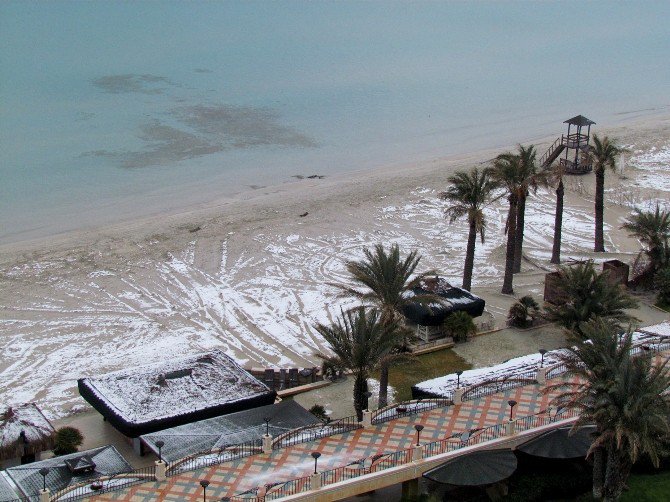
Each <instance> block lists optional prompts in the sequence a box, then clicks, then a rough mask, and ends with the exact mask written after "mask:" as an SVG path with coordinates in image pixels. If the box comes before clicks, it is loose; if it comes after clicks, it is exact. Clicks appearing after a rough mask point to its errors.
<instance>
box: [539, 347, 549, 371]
mask: <svg viewBox="0 0 670 502" xmlns="http://www.w3.org/2000/svg"><path fill="white" fill-rule="evenodd" d="M546 353H547V349H540V355H541V356H542V360H541V361H540V368H542V367H543V366H544V355H545V354H546Z"/></svg>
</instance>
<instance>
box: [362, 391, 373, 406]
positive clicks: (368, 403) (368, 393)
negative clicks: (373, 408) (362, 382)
mask: <svg viewBox="0 0 670 502" xmlns="http://www.w3.org/2000/svg"><path fill="white" fill-rule="evenodd" d="M363 395H364V396H365V411H370V398H371V397H372V392H370V391H367V392H365V393H364V394H363Z"/></svg>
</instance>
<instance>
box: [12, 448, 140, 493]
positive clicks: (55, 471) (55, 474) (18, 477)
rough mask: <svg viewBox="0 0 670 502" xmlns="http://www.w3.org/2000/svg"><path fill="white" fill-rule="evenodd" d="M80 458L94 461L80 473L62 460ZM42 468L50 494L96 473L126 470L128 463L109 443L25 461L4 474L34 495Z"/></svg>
mask: <svg viewBox="0 0 670 502" xmlns="http://www.w3.org/2000/svg"><path fill="white" fill-rule="evenodd" d="M81 457H88V458H90V460H91V461H92V462H94V463H95V470H94V471H93V472H89V473H86V474H82V475H77V474H73V473H72V472H71V471H70V469H69V468H68V466H67V465H66V463H65V462H66V461H72V460H74V461H76V460H77V459H79V458H81ZM42 467H46V468H48V469H49V474H47V476H46V484H47V488H48V489H49V491H51V493H54V492H57V491H59V490H62V489H63V488H65V487H67V486H70V485H74V484H78V483H81V482H83V481H88V480H91V481H92V480H94V479H96V478H98V477H100V476H113V475H114V474H119V473H122V472H130V471H132V470H133V468H132V466H131V465H130V464H129V463H128V462H127V461H126V459H125V458H123V457H122V456H121V454H120V453H119V452H118V451H117V450H116V448H114V447H113V446H111V445H108V446H101V447H100V448H94V449H92V450H86V451H81V452H77V453H72V454H70V455H63V456H62V457H54V458H50V459H47V460H41V461H40V462H34V463H32V464H26V465H21V466H16V467H10V468H9V469H7V474H9V476H10V477H11V478H12V481H14V483H16V485H17V486H18V487H19V489H20V490H21V491H22V492H23V493H24V494H25V495H27V496H30V495H34V494H36V493H38V492H39V491H40V490H41V489H42V481H43V478H42V475H41V474H40V473H39V470H40V469H41V468H42Z"/></svg>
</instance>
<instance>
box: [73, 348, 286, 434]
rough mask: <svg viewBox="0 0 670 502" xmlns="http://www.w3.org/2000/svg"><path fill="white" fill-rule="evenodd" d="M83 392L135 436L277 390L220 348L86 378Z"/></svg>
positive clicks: (249, 403)
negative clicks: (273, 389)
mask: <svg viewBox="0 0 670 502" xmlns="http://www.w3.org/2000/svg"><path fill="white" fill-rule="evenodd" d="M78 384H79V392H80V393H81V395H82V396H83V397H84V398H85V399H86V400H87V401H88V402H89V403H91V404H92V405H93V407H95V408H96V409H97V410H98V411H100V413H102V414H103V415H104V416H105V417H107V418H108V419H110V421H111V422H112V424H113V425H114V426H115V427H117V428H118V429H119V430H121V432H123V433H124V434H126V435H129V436H131V437H135V436H137V435H139V434H143V433H149V432H154V431H156V430H161V429H165V428H166V427H172V426H176V425H181V424H183V423H188V422H192V421H194V420H199V419H204V418H210V417H212V416H218V415H223V414H226V413H231V412H234V411H241V410H244V409H248V408H253V407H256V406H261V405H265V404H271V403H272V402H274V398H275V393H274V391H271V390H270V389H269V388H268V387H267V386H266V385H265V384H264V383H262V382H260V381H259V380H257V379H256V378H254V377H253V376H252V375H251V374H250V373H248V372H247V371H246V370H244V369H243V368H242V367H241V366H239V365H238V364H237V363H236V362H235V361H233V360H232V359H231V358H230V357H228V356H227V355H226V354H224V353H223V352H221V351H220V350H214V351H212V352H208V353H203V354H197V355H194V356H190V357H186V358H182V359H176V360H172V361H168V362H163V363H157V364H152V365H148V366H141V367H139V368H132V369H126V370H122V371H117V372H114V373H108V374H107V375H103V376H100V377H96V378H83V379H80V380H79V382H78Z"/></svg>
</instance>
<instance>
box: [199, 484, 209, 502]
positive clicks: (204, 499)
mask: <svg viewBox="0 0 670 502" xmlns="http://www.w3.org/2000/svg"><path fill="white" fill-rule="evenodd" d="M200 486H202V502H207V487H208V486H209V481H207V480H206V479H203V480H202V481H200Z"/></svg>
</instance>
